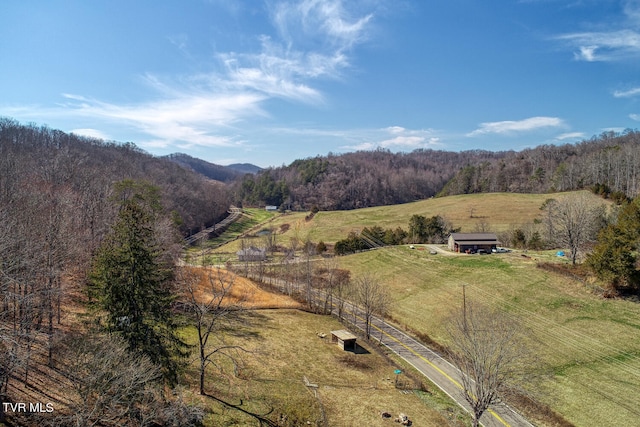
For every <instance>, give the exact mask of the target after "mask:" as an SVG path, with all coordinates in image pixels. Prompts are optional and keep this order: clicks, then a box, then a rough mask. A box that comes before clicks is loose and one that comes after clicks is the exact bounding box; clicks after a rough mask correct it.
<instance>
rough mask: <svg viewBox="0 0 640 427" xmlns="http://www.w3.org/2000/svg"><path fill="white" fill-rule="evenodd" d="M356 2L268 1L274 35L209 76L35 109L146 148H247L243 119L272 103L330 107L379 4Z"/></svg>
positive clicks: (226, 2)
mask: <svg viewBox="0 0 640 427" xmlns="http://www.w3.org/2000/svg"><path fill="white" fill-rule="evenodd" d="M209 1H212V2H213V3H215V4H217V5H219V6H220V7H225V8H231V9H229V10H230V11H232V12H233V13H234V14H235V15H234V16H237V15H238V14H241V13H249V11H247V10H244V9H242V8H240V9H239V8H236V7H232V6H233V4H234V2H233V1H230V0H209ZM354 4H355V3H353V2H351V1H348V0H302V1H296V2H292V1H288V0H285V1H277V0H273V1H269V2H267V3H266V5H267V8H268V9H269V13H270V14H271V18H272V20H271V24H272V25H273V30H274V34H272V35H266V34H254V35H252V36H253V37H256V38H257V39H258V40H259V41H260V47H259V48H258V49H256V50H255V51H245V52H222V53H218V54H217V55H216V57H215V58H216V59H217V60H218V61H219V62H217V65H218V67H217V68H215V69H211V70H210V71H208V72H204V73H199V74H192V75H182V76H173V77H167V76H163V77H159V76H157V75H155V74H153V73H147V74H145V75H144V76H143V81H145V82H146V84H148V86H149V87H150V88H151V89H152V90H153V91H154V93H155V99H153V100H141V101H139V102H131V103H126V104H118V103H115V102H106V101H104V100H98V99H93V98H91V97H86V96H82V95H77V94H63V98H64V102H62V103H60V104H59V105H58V106H56V107H55V108H46V109H45V108H40V109H37V110H33V109H32V112H33V113H34V114H35V113H36V112H37V113H38V116H37V117H38V118H39V119H40V120H42V119H43V118H44V119H45V120H46V118H47V117H52V116H58V117H60V116H64V117H67V118H84V119H87V120H86V121H87V122H91V125H90V126H91V127H92V128H96V127H98V126H96V124H97V123H99V122H100V121H103V122H105V123H108V125H105V127H106V126H110V125H113V124H114V123H116V124H119V125H124V126H127V127H129V128H130V129H134V130H136V131H137V132H138V133H139V134H140V133H142V134H143V135H145V136H146V140H144V141H136V142H137V143H139V144H140V145H141V146H143V147H162V148H168V147H178V148H185V147H194V146H235V145H244V144H245V143H246V141H244V138H243V137H240V136H238V135H239V134H240V131H239V129H238V127H239V122H242V121H246V120H248V119H250V118H264V117H269V116H270V114H269V111H268V110H267V108H268V104H267V102H266V101H268V100H270V99H274V98H278V99H284V100H287V101H290V102H296V103H304V104H308V105H318V104H322V103H324V102H325V96H324V94H323V93H322V91H321V90H320V89H319V88H318V82H319V80H321V79H338V78H340V77H341V73H342V72H343V70H345V69H346V68H348V67H349V66H350V57H351V54H352V50H353V48H354V47H355V46H356V45H358V44H360V43H362V42H363V41H365V40H367V38H368V35H367V31H368V27H369V24H370V23H371V21H372V19H373V13H372V12H371V10H372V7H374V6H375V5H373V3H365V4H364V6H365V7H369V10H365V9H361V8H360V7H361V6H362V4H360V3H359V6H357V7H355V6H353V5H354ZM300 29H302V30H303V31H299V30H300ZM243 36H245V35H243ZM168 40H169V42H170V43H171V44H172V45H173V46H175V48H176V49H178V50H180V51H181V52H183V53H185V54H188V44H189V43H190V40H189V38H188V37H187V36H186V35H184V34H177V35H172V36H170V37H169V38H168ZM194 42H195V41H194ZM22 116H24V115H22ZM88 128H89V126H87V129H88ZM94 135H97V133H94ZM143 138H144V137H143ZM410 142H411V141H409V140H407V141H404V142H402V141H400V140H398V141H397V143H398V144H401V143H405V144H408V143H410Z"/></svg>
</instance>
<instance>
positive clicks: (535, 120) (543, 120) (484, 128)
mask: <svg viewBox="0 0 640 427" xmlns="http://www.w3.org/2000/svg"><path fill="white" fill-rule="evenodd" d="M564 125H565V124H564V121H563V120H562V119H559V118H557V117H530V118H528V119H524V120H505V121H501V122H487V123H481V124H480V127H479V128H478V129H476V130H474V131H473V132H470V133H468V134H467V136H471V137H473V136H479V135H485V134H512V133H521V132H532V131H536V130H539V129H543V128H552V127H562V126H564Z"/></svg>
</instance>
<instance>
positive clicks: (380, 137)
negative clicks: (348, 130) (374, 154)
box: [341, 126, 440, 151]
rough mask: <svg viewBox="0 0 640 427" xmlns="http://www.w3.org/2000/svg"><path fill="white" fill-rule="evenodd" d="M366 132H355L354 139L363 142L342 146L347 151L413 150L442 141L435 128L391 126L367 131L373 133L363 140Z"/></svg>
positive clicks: (428, 146)
mask: <svg viewBox="0 0 640 427" xmlns="http://www.w3.org/2000/svg"><path fill="white" fill-rule="evenodd" d="M364 133H365V132H363V131H359V132H354V133H353V135H352V139H361V142H358V143H356V144H350V145H344V146H342V147H341V148H342V149H344V150H347V151H354V150H355V151H358V150H375V149H377V148H385V149H394V150H399V151H408V150H410V151H412V150H416V149H419V148H431V147H434V146H437V145H438V144H439V143H440V138H439V137H437V136H436V135H435V134H434V133H435V132H434V131H433V130H410V129H405V128H403V127H400V126H391V127H387V128H384V129H376V130H373V131H369V132H366V133H370V134H371V135H370V136H367V137H364V140H362V139H363V137H362V136H361V135H362V134H364ZM359 135H360V136H359Z"/></svg>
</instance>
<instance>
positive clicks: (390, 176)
mask: <svg viewBox="0 0 640 427" xmlns="http://www.w3.org/2000/svg"><path fill="white" fill-rule="evenodd" d="M639 142H640V133H638V131H636V130H630V129H628V130H625V131H624V132H621V133H615V132H605V133H602V134H601V135H598V136H594V137H592V138H591V139H589V140H584V141H581V142H578V143H575V144H563V145H541V146H538V147H535V148H530V149H526V150H522V151H500V152H490V151H483V150H470V151H462V152H448V151H442V150H425V149H418V150H415V151H413V152H410V153H391V152H390V151H388V150H383V149H378V150H375V151H358V152H354V153H345V154H340V155H337V154H332V153H329V154H328V155H326V156H317V157H313V158H307V159H300V160H296V161H294V162H292V163H291V164H289V165H288V166H280V167H274V168H269V169H266V170H264V171H262V172H260V173H258V174H256V175H253V174H248V175H245V176H244V178H242V179H241V180H240V181H238V182H236V183H235V184H234V185H233V193H234V197H235V200H236V202H237V203H244V204H246V205H264V204H270V205H276V206H282V208H283V209H293V210H309V209H311V208H312V207H313V206H318V207H319V208H320V209H321V210H345V209H356V208H364V207H370V206H382V205H392V204H399V203H406V202H411V201H415V200H420V199H425V198H429V197H433V196H447V195H454V194H470V193H483V192H515V193H547V192H563V191H572V190H579V189H586V188H591V187H598V188H599V190H598V191H602V192H603V194H606V195H611V197H612V198H621V197H628V198H633V197H635V196H636V195H637V194H638V192H639V191H640V167H639V166H638V165H640V144H639Z"/></svg>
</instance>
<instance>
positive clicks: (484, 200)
mask: <svg viewBox="0 0 640 427" xmlns="http://www.w3.org/2000/svg"><path fill="white" fill-rule="evenodd" d="M567 194H568V193H559V194H512V193H491V194H468V195H461V196H450V197H442V198H432V199H428V200H422V201H418V202H413V203H406V204H403V205H394V206H379V207H374V208H366V209H356V210H352V211H332V212H319V213H318V214H317V215H316V216H315V218H314V219H313V220H311V221H305V220H304V217H305V215H306V213H294V214H288V215H284V216H280V217H278V218H276V219H274V220H273V221H272V222H271V223H270V226H274V227H278V226H279V225H280V224H285V223H288V224H290V225H291V229H290V231H288V232H287V233H285V235H283V236H282V237H283V238H286V237H287V236H290V235H291V234H292V232H293V230H294V228H295V227H294V225H296V224H297V225H298V227H299V232H298V233H299V235H300V236H302V237H303V238H304V237H306V236H307V235H308V236H309V238H310V239H311V240H312V241H314V242H317V241H319V240H324V242H325V243H329V242H330V243H333V242H335V241H337V240H340V239H343V238H345V237H346V236H347V234H348V233H349V232H350V231H354V230H361V229H362V228H364V227H370V226H374V225H379V226H381V227H383V228H396V227H402V228H404V229H405V230H406V229H408V224H409V219H410V218H411V216H412V215H414V214H418V215H424V216H426V217H431V216H434V215H440V216H442V217H444V218H445V219H447V220H449V221H450V222H451V223H452V224H453V226H454V227H461V228H462V231H463V232H470V231H474V230H475V228H476V225H477V224H478V223H480V222H485V223H487V224H488V225H489V226H490V228H491V230H492V231H494V232H500V231H506V230H509V229H510V228H512V227H514V226H519V225H522V224H530V223H532V222H533V220H534V219H535V218H539V217H540V216H541V214H542V212H541V211H540V206H541V205H542V204H543V203H544V201H545V200H547V199H549V198H556V199H560V198H562V197H565V196H566V195H567ZM594 200H599V199H598V198H596V197H595V196H594ZM472 209H473V218H471V211H472Z"/></svg>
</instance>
